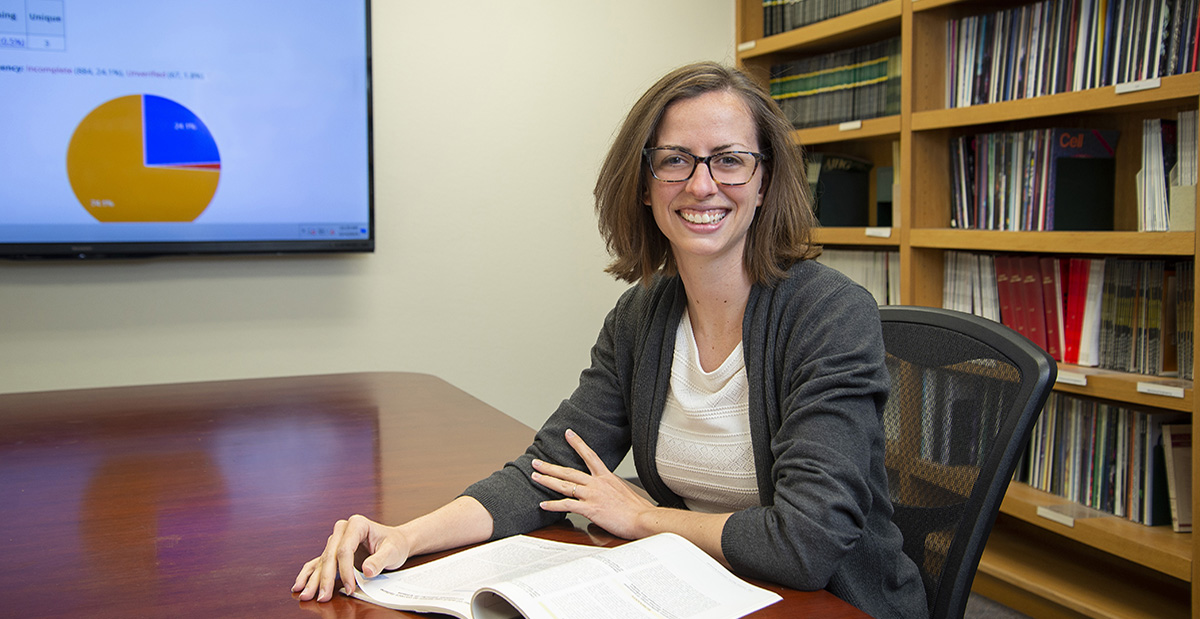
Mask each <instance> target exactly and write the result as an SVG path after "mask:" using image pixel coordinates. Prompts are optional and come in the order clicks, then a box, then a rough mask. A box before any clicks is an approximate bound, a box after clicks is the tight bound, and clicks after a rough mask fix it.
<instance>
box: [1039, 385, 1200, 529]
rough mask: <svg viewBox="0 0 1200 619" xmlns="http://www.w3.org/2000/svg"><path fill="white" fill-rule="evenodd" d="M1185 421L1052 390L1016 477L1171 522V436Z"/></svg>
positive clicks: (1154, 522)
mask: <svg viewBox="0 0 1200 619" xmlns="http://www.w3.org/2000/svg"><path fill="white" fill-rule="evenodd" d="M1184 419H1187V416H1186V415H1184V414H1180V413H1150V412H1145V411H1141V410H1138V409H1135V408H1130V407H1125V406H1119V405H1114V404H1109V403H1106V402H1103V401H1099V400H1092V399H1089V398H1080V397H1076V396H1073V395H1069V394H1064V393H1057V392H1056V393H1052V394H1051V395H1050V398H1049V399H1047V401H1046V406H1045V408H1044V409H1043V411H1042V414H1041V415H1040V416H1039V417H1038V420H1037V421H1036V422H1035V424H1034V429H1033V432H1032V434H1031V435H1030V440H1029V445H1028V449H1027V451H1026V454H1025V456H1024V457H1023V458H1022V460H1021V466H1020V467H1019V468H1018V470H1017V474H1016V476H1015V479H1016V480H1017V481H1020V482H1023V483H1026V484H1028V485H1030V486H1031V487H1033V488H1036V489H1038V490H1042V491H1044V492H1049V493H1051V494H1054V495H1056V496H1059V497H1062V498H1065V499H1068V500H1071V501H1074V502H1076V503H1079V504H1081V505H1085V506H1087V507H1089V508H1092V509H1097V510H1100V511H1103V512H1106V513H1109V514H1112V515H1114V516H1118V517H1121V518H1125V519H1128V520H1130V521H1133V522H1137V523H1140V524H1145V525H1148V526H1159V525H1165V524H1169V523H1170V522H1171V514H1170V496H1169V488H1168V484H1167V460H1166V459H1165V450H1164V445H1165V438H1164V437H1165V430H1166V428H1168V427H1169V426H1170V425H1171V424H1173V423H1177V422H1179V421H1181V420H1184Z"/></svg>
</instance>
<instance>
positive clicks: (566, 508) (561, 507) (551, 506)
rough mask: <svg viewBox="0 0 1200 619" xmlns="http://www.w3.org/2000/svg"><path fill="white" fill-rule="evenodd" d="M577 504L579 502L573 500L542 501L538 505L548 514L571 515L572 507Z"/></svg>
mask: <svg viewBox="0 0 1200 619" xmlns="http://www.w3.org/2000/svg"><path fill="white" fill-rule="evenodd" d="M578 504H579V501H576V500H574V499H559V500H557V501H542V502H541V503H539V504H538V507H541V508H542V509H543V510H545V511H548V512H568V513H573V512H574V511H575V509H574V507H575V506H576V505H578Z"/></svg>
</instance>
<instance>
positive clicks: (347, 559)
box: [292, 515, 411, 602]
mask: <svg viewBox="0 0 1200 619" xmlns="http://www.w3.org/2000/svg"><path fill="white" fill-rule="evenodd" d="M360 545H361V546H365V547H366V549H367V552H369V553H371V554H370V556H368V557H367V558H366V560H365V561H363V567H362V571H363V575H364V576H366V577H367V578H370V577H372V576H375V575H377V574H379V573H380V572H382V571H383V570H388V569H396V568H398V567H400V566H401V565H403V564H404V562H405V561H406V560H408V556H409V554H410V551H411V544H410V542H409V540H408V539H407V538H406V537H405V536H404V534H403V533H401V532H400V529H399V528H398V527H389V526H386V525H382V524H379V523H378V522H375V521H373V520H370V519H369V518H367V517H365V516H357V515H356V516H351V517H350V518H349V519H347V520H339V521H337V523H336V524H334V525H333V534H331V535H330V536H329V541H327V542H326V543H325V551H324V552H322V553H321V556H319V557H317V558H315V559H313V560H312V561H309V562H308V563H305V564H304V567H303V568H301V569H300V574H298V575H297V576H296V583H295V584H294V585H292V592H299V593H300V599H301V600H304V601H307V600H311V599H314V597H315V599H316V600H317V601H318V602H328V601H329V600H330V599H332V598H333V590H334V583H335V581H336V580H337V578H338V577H341V580H342V585H343V586H344V587H346V593H353V592H354V589H355V587H356V585H357V583H356V582H355V580H354V553H355V551H356V550H358V547H359V546H360Z"/></svg>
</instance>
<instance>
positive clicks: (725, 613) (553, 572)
mask: <svg viewBox="0 0 1200 619" xmlns="http://www.w3.org/2000/svg"><path fill="white" fill-rule="evenodd" d="M356 578H357V580H358V588H357V589H356V590H355V592H354V593H353V596H354V597H356V598H359V599H362V600H365V601H367V602H371V603H372V604H378V605H380V606H385V607H387V608H394V609H396V610H406V611H414V612H434V613H445V614H448V615H453V616H455V617H459V618H460V619H500V618H504V619H514V618H517V617H524V618H526V619H550V618H559V619H570V618H572V617H578V618H581V619H582V618H585V617H654V618H661V617H676V618H679V619H686V618H696V619H718V618H733V617H741V616H744V615H748V614H750V613H752V612H754V611H756V610H758V609H760V608H764V607H766V606H769V605H771V604H774V603H775V602H777V601H779V600H780V599H782V598H780V597H779V596H778V595H776V594H775V593H773V592H771V591H767V590H766V589H762V588H760V587H756V586H753V585H751V584H749V583H746V582H744V581H742V580H740V579H739V578H737V577H736V576H734V575H733V574H731V573H730V572H729V571H728V570H726V569H725V568H724V567H722V566H721V565H720V564H719V563H717V562H716V561H715V560H713V558H712V557H710V556H708V555H707V554H705V552H704V551H702V550H700V549H699V548H697V547H696V546H695V545H693V544H692V543H691V542H689V541H687V540H686V539H684V538H682V537H680V536H678V535H675V534H672V533H662V534H659V535H655V536H653V537H647V538H645V539H641V540H638V541H635V542H629V543H628V544H624V545H621V546H617V547H615V548H600V547H596V546H585V545H580V544H568V543H564V542H555V541H550V540H544V539H539V538H536V537H528V536H524V535H518V536H514V537H507V538H504V539H500V540H496V541H494V542H489V543H487V544H483V545H481V546H476V547H475V548H471V549H469V550H465V551H463V552H460V553H457V554H453V555H450V556H448V557H444V558H441V559H438V560H436V561H431V562H429V563H425V564H423V565H418V566H416V567H411V568H407V569H402V570H399V571H395V572H387V573H384V574H381V575H379V576H376V577H374V578H365V577H364V576H363V575H362V573H361V572H357V573H356ZM343 591H345V590H344V589H343Z"/></svg>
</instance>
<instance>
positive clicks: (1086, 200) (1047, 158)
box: [950, 128, 1120, 231]
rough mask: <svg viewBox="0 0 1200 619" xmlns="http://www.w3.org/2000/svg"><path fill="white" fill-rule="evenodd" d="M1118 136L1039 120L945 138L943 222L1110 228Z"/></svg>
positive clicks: (966, 226)
mask: <svg viewBox="0 0 1200 619" xmlns="http://www.w3.org/2000/svg"><path fill="white" fill-rule="evenodd" d="M1119 136H1120V134H1119V132H1117V131H1112V130H1104V129H1065V128H1047V129H1033V130H1026V131H1016V132H1000V133H985V134H979V135H964V136H959V137H956V138H952V139H951V141H950V168H951V169H950V177H951V183H952V186H951V188H950V194H951V207H952V212H951V226H952V227H955V228H963V229H979V230H1027V231H1029V230H1038V231H1040V230H1112V229H1113V204H1114V198H1113V191H1114V187H1115V179H1116V165H1115V159H1114V156H1115V153H1116V146H1117V140H1118V138H1119Z"/></svg>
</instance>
